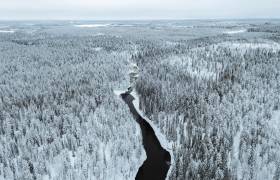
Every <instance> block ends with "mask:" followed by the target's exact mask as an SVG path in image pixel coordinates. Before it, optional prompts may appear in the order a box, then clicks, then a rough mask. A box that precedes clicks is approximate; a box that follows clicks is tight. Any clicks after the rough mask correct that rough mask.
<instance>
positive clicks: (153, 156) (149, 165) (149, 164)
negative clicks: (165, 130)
mask: <svg viewBox="0 0 280 180" xmlns="http://www.w3.org/2000/svg"><path fill="white" fill-rule="evenodd" d="M121 97H122V99H123V100H124V101H125V103H126V104H127V105H128V107H129V109H130V112H131V113H132V114H133V117H134V119H135V120H136V121H137V123H138V124H139V125H140V127H141V130H142V136H143V145H144V149H145V151H146V155H147V159H146V160H145V161H144V163H143V165H142V166H141V167H140V168H139V170H138V173H137V175H136V177H135V179H136V180H164V179H165V178H166V175H167V172H168V170H169V167H170V161H171V157H170V154H169V152H168V151H166V150H165V149H163V148H162V146H161V145H160V142H159V140H158V138H157V137H156V135H155V132H154V130H153V128H152V127H151V126H150V124H149V123H148V122H147V121H146V120H145V119H144V118H143V117H141V116H140V115H139V114H138V112H137V111H136V109H135V107H134V105H133V103H132V101H133V100H134V97H133V96H132V95H131V94H130V93H128V92H126V93H123V94H121Z"/></svg>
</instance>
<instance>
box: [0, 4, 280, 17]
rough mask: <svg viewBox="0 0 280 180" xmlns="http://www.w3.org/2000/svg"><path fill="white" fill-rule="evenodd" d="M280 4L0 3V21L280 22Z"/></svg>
mask: <svg viewBox="0 0 280 180" xmlns="http://www.w3.org/2000/svg"><path fill="white" fill-rule="evenodd" d="M277 1H279V0H141V1H139V0H102V1H100V0H59V1H58V0H9V1H6V0H0V19H173V18H174V19H177V18H179V19H187V18H280V11H279V9H280V3H279V2H277Z"/></svg>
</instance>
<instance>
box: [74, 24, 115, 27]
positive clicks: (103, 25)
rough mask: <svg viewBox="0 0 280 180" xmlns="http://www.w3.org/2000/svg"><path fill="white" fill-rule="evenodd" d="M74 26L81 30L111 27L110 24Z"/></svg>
mask: <svg viewBox="0 0 280 180" xmlns="http://www.w3.org/2000/svg"><path fill="white" fill-rule="evenodd" d="M74 26H75V27H80V28H97V27H107V26H110V24H79V25H74Z"/></svg>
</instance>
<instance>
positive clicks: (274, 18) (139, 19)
mask: <svg viewBox="0 0 280 180" xmlns="http://www.w3.org/2000/svg"><path fill="white" fill-rule="evenodd" d="M172 20H173V21H191V20H197V21H199V20H200V21H204V20H213V21H215V20H216V21H217V20H280V17H256V18H252V17H242V18H240V17H239V18H151V19H149V18H131V19H128V18H116V19H114V18H112V19H110V18H104V19H103V18H96V19H94V18H38V19H32V18H26V19H15V18H13V19H1V18H0V21H172Z"/></svg>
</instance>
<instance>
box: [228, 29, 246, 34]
mask: <svg viewBox="0 0 280 180" xmlns="http://www.w3.org/2000/svg"><path fill="white" fill-rule="evenodd" d="M245 32H247V29H240V30H232V31H226V32H224V34H231V35H232V34H239V33H245Z"/></svg>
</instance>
